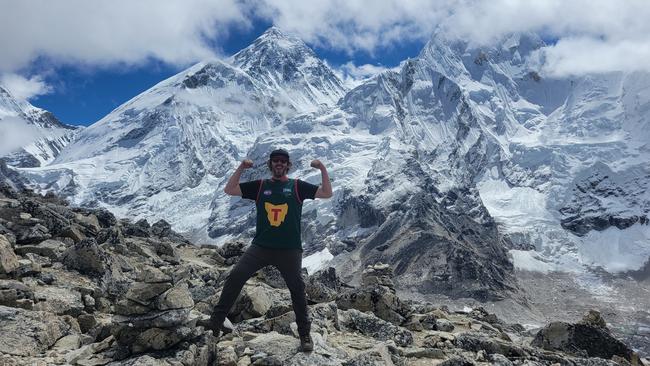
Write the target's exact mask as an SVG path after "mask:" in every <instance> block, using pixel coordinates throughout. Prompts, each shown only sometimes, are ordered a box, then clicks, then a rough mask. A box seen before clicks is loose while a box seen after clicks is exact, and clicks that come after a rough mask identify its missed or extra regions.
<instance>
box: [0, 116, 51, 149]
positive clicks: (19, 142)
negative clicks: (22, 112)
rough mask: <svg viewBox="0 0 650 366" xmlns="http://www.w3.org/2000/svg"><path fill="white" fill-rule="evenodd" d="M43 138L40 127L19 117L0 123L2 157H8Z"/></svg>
mask: <svg viewBox="0 0 650 366" xmlns="http://www.w3.org/2000/svg"><path fill="white" fill-rule="evenodd" d="M41 137H43V132H41V131H40V130H39V129H38V127H36V126H34V125H31V124H29V123H28V122H27V121H25V120H23V119H21V118H18V117H6V118H3V119H2V121H0V156H4V155H7V154H9V153H11V152H13V151H15V150H18V149H19V148H21V147H23V146H25V145H28V144H30V143H32V142H34V141H36V140H37V139H39V138H41Z"/></svg>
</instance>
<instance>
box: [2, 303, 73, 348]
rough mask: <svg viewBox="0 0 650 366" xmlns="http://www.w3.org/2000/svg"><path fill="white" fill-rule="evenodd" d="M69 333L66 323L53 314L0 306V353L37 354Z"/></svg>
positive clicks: (69, 328)
mask: <svg viewBox="0 0 650 366" xmlns="http://www.w3.org/2000/svg"><path fill="white" fill-rule="evenodd" d="M71 332H73V330H72V327H71V326H70V324H68V323H67V322H66V321H65V320H64V319H63V318H61V317H58V316H56V315H54V314H50V313H47V312H43V311H29V310H22V309H16V308H9V307H5V306H0V354H8V355H16V356H33V355H37V354H39V353H42V352H45V351H46V350H48V349H49V348H50V347H52V346H53V345H54V344H55V343H56V341H57V340H59V339H61V338H62V337H64V336H66V335H68V334H70V333H71Z"/></svg>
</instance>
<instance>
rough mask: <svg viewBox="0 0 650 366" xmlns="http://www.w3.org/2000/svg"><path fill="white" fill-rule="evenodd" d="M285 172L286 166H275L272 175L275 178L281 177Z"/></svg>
mask: <svg viewBox="0 0 650 366" xmlns="http://www.w3.org/2000/svg"><path fill="white" fill-rule="evenodd" d="M286 172H287V168H285V167H284V166H275V167H273V176H274V177H276V178H280V177H283V176H284V175H285V174H286Z"/></svg>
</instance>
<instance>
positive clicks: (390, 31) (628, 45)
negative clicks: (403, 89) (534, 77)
mask: <svg viewBox="0 0 650 366" xmlns="http://www.w3.org/2000/svg"><path fill="white" fill-rule="evenodd" d="M256 3H257V5H258V6H257V7H256V8H255V9H256V14H257V15H258V16H261V17H265V18H267V19H270V20H271V21H273V22H274V23H275V24H276V25H278V26H279V27H280V28H282V29H285V30H286V31H289V32H292V33H294V34H296V35H297V36H299V37H301V38H303V39H304V40H305V41H307V42H309V43H312V44H316V45H319V46H324V47H329V48H334V49H339V50H344V51H347V52H349V53H351V54H352V53H354V52H359V51H363V52H368V53H371V54H374V53H375V52H377V50H378V49H381V48H385V47H390V46H391V45H394V44H397V43H399V42H403V41H405V40H421V41H423V42H424V41H426V40H427V39H429V38H430V37H431V35H432V34H433V33H434V32H436V33H437V34H438V36H441V37H447V38H450V39H462V40H467V41H469V42H470V43H472V44H474V45H490V44H493V43H494V42H496V41H498V40H499V39H500V38H502V37H504V36H506V35H508V34H511V33H519V32H535V33H539V34H542V35H543V36H544V37H546V38H548V39H557V40H559V42H557V44H553V45H549V46H548V47H546V49H545V50H544V52H545V58H544V59H545V60H547V61H548V63H547V64H545V65H544V68H543V70H545V72H547V73H549V74H553V75H567V74H584V73H587V72H608V71H633V70H645V71H650V63H647V62H644V60H647V59H648V58H647V54H648V52H649V51H648V50H649V49H650V22H648V21H647V20H648V19H650V6H649V5H648V2H647V1H646V0H626V1H610V0H572V1H565V0H545V1H513V0H441V1H429V0H384V1H374V2H372V3H371V4H369V3H368V2H367V1H363V0H347V1H343V0H330V1H319V2H318V3H317V4H313V3H311V2H308V3H306V2H303V1H302V0H259V1H257V2H256ZM594 47H595V48H594Z"/></svg>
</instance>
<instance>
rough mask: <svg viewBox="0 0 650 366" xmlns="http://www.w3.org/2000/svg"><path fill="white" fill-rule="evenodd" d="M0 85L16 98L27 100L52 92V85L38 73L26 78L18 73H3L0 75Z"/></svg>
mask: <svg viewBox="0 0 650 366" xmlns="http://www.w3.org/2000/svg"><path fill="white" fill-rule="evenodd" d="M0 85H2V86H3V87H4V88H5V89H7V90H8V91H9V93H11V95H12V96H13V97H14V98H16V99H18V100H29V99H31V98H33V97H37V96H39V95H44V94H48V93H51V92H52V87H51V86H50V85H48V84H47V83H46V82H45V81H43V79H42V77H40V76H38V75H35V76H32V77H31V78H29V79H27V78H25V77H23V76H21V75H18V74H4V75H2V76H0Z"/></svg>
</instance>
